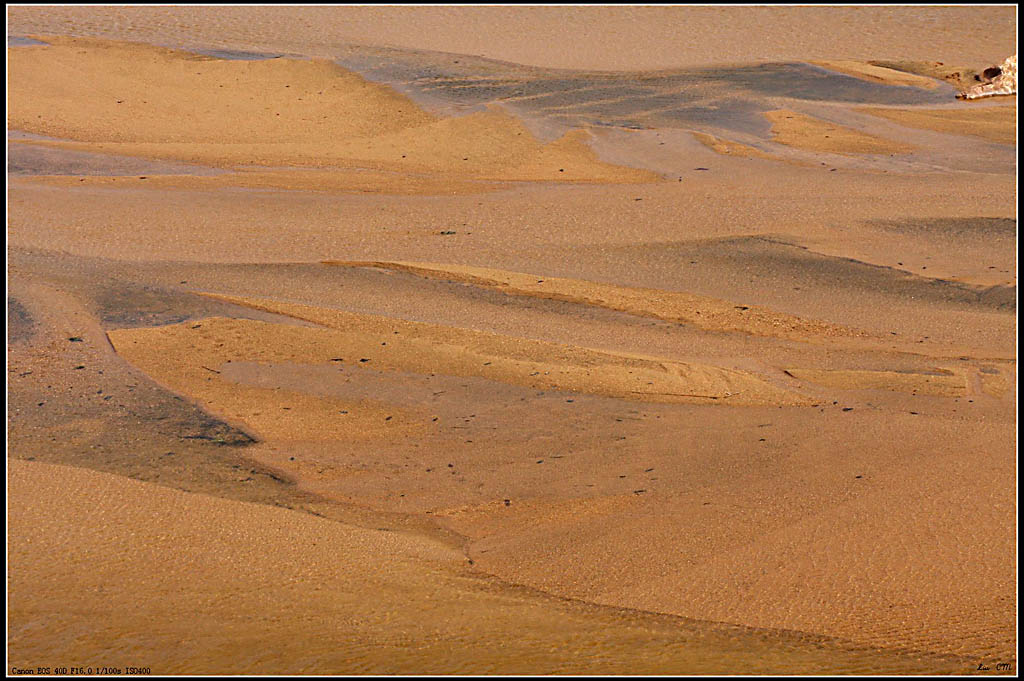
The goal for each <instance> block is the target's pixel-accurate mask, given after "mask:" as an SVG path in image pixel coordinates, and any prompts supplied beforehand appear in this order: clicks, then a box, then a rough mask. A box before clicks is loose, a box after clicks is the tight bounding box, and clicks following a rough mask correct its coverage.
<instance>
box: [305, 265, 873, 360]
mask: <svg viewBox="0 0 1024 681" xmlns="http://www.w3.org/2000/svg"><path fill="white" fill-rule="evenodd" d="M325 264H328V265H341V266H348V267H384V268H387V269H393V270H399V271H406V272H412V273H414V274H418V275H420V276H425V277H431V278H434V279H445V280H453V279H454V280H455V281H462V282H466V283H468V284H473V285H476V286H484V287H487V288H492V289H496V290H499V291H502V292H503V293H508V294H515V295H522V296H529V297H534V298H545V299H550V300H564V301H569V302H576V303H582V304H586V305H597V306H600V307H605V308H608V309H610V310H619V311H621V312H628V313H629V314H634V315H639V316H643V317H654V318H656V319H663V320H665V321H670V322H679V323H683V324H693V325H694V326H697V327H699V328H701V329H707V330H709V331H726V332H733V333H736V332H738V333H748V334H752V335H755V336H768V337H776V338H789V339H794V340H803V341H812V342H813V341H815V340H821V339H834V338H836V337H840V336H846V337H863V336H866V335H867V334H865V333H864V332H858V331H856V330H854V329H848V328H843V327H841V326H838V325H836V324H828V323H824V322H819V321H814V320H807V319H800V318H799V317H795V316H793V315H786V314H780V313H777V312H773V311H771V310H765V309H762V308H757V307H750V306H747V305H736V304H734V303H730V302H728V301H725V300H716V299H714V298H708V297H704V296H695V295H692V294H688V293H680V292H675V291H662V290H653V289H643V288H633V287H628V286H616V285H614V284H602V283H598V282H592V281H579V280H574V279H563V278H559V277H548V276H542V275H536V274H526V273H522V272H507V271H503V270H495V269H490V268H486V267H467V266H464V265H445V264H437V263H410V262H340V261H328V262H326V263H325Z"/></svg>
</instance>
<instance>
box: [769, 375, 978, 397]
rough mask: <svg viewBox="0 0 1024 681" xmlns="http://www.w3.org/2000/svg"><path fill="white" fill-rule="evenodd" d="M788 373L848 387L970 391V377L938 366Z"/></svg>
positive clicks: (952, 394) (930, 392)
mask: <svg viewBox="0 0 1024 681" xmlns="http://www.w3.org/2000/svg"><path fill="white" fill-rule="evenodd" d="M786 373H787V374H789V375H790V376H793V377H795V378H799V379H802V380H807V381H811V382H812V383H817V384H819V385H825V386H828V387H830V388H842V389H847V390H895V391H899V392H908V393H913V394H916V395H938V396H942V397H960V396H963V395H965V394H966V392H967V377H966V376H965V375H964V374H963V373H959V372H956V371H952V370H949V369H938V370H936V371H934V372H932V373H916V372H910V373H901V372H897V371H843V370H829V371H823V370H815V369H786Z"/></svg>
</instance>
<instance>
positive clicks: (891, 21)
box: [8, 7, 1016, 69]
mask: <svg viewBox="0 0 1024 681" xmlns="http://www.w3.org/2000/svg"><path fill="white" fill-rule="evenodd" d="M8 16H9V23H8V31H9V32H10V33H12V34H14V35H30V34H34V33H48V34H67V35H78V34H82V35H97V36H102V37H109V38H125V37H126V36H136V37H137V39H138V40H143V41H146V42H153V43H168V42H173V43H178V44H186V45H188V46H189V47H213V46H217V47H223V48H230V47H235V48H242V49H245V48H248V49H262V50H268V51H273V50H285V51H288V50H292V51H298V52H300V53H302V54H305V53H306V51H308V50H312V51H318V52H322V53H329V52H330V50H331V48H332V47H333V46H335V45H337V44H338V43H356V44H370V45H383V46H388V47H398V48H407V49H419V50H435V51H439V52H448V53H452V54H459V55H480V56H483V57H487V58H490V59H498V60H502V61H511V62H515V63H519V64H531V65H536V66H548V67H554V68H563V69H660V68H672V67H677V66H687V65H692V64H713V65H717V64H734V63H741V62H751V61H768V60H774V61H783V60H788V59H822V60H826V59H828V60H835V59H840V60H841V59H864V60H867V59H900V58H902V59H922V60H923V59H935V60H939V61H953V60H964V61H966V62H968V63H974V62H982V64H979V66H981V67H982V68H984V67H985V66H988V65H991V64H998V63H999V62H1000V61H1001V60H1002V59H1005V58H1006V56H1007V55H1009V54H1012V53H1013V50H1014V45H1015V44H1016V33H1015V31H1014V16H1015V15H1014V12H1013V8H1011V7H926V8H909V7H828V8H823V9H820V10H812V11H808V10H807V9H805V8H799V7H784V8H774V7H772V8H769V7H754V8H749V7H628V8H612V7H597V8H582V7H531V8H529V9H526V10H516V9H513V8H509V7H415V8H406V7H379V8H372V9H366V8H355V7H302V8H298V9H293V8H283V7H226V8H209V7H98V8H81V7H56V8H49V7H48V8H45V9H42V8H34V7H14V8H12V9H11V11H10V13H9V15H8ZM495 26H501V27H502V28H501V30H500V31H498V30H495V28H494V27H495ZM229 36H230V37H229ZM453 58H455V59H457V58H458V57H453Z"/></svg>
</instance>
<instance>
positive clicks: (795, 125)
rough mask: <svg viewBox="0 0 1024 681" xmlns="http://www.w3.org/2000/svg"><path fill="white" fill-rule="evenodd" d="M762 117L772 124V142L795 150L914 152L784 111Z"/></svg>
mask: <svg viewBox="0 0 1024 681" xmlns="http://www.w3.org/2000/svg"><path fill="white" fill-rule="evenodd" d="M765 117H766V118H767V119H768V120H769V121H771V123H772V135H773V137H772V139H773V141H775V142H778V143H779V144H785V145H788V146H791V147H796V148H798V149H806V150H809V151H824V152H828V153H833V154H905V153H908V152H910V151H913V149H914V147H912V146H911V145H909V144H904V143H902V142H897V141H895V140H888V139H884V138H882V137H878V136H876V135H869V134H867V133H863V132H860V131H859V130H853V129H851V128H847V127H845V126H842V125H837V124H835V123H829V122H828V121H823V120H821V119H820V118H814V117H813V116H807V115H805V114H801V113H797V112H795V111H788V110H786V109H780V110H778V111H768V112H766V113H765Z"/></svg>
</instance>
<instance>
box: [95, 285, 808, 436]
mask: <svg viewBox="0 0 1024 681" xmlns="http://www.w3.org/2000/svg"><path fill="white" fill-rule="evenodd" d="M207 295H211V297H215V298H217V299H219V300H224V301H228V302H233V303H236V304H241V305H246V306H249V307H253V308H256V309H260V310H265V311H273V312H275V313H277V314H285V315H289V316H294V317H297V318H300V319H304V320H307V321H312V322H315V323H317V324H322V325H324V326H327V327H329V330H328V329H324V330H320V329H306V328H301V327H282V326H277V327H275V326H273V325H267V324H264V323H260V322H246V321H244V320H217V319H206V320H203V321H202V322H200V323H199V324H198V325H193V324H188V325H176V326H169V327H161V328H158V329H124V330H116V331H111V332H109V333H108V336H109V337H110V340H111V342H112V343H113V344H114V347H115V348H116V349H117V351H118V352H119V353H120V354H121V355H122V356H124V357H125V358H126V359H127V360H128V361H130V362H132V363H133V364H135V365H137V366H140V367H141V368H143V369H144V370H146V371H147V373H150V374H151V375H153V376H154V377H155V378H157V379H158V380H160V381H162V382H164V383H165V384H170V385H172V386H173V387H174V388H175V389H177V390H179V391H182V392H187V393H190V394H195V392H196V391H197V390H198V389H199V388H200V387H202V388H204V389H205V386H206V385H208V384H213V383H214V377H213V376H210V374H211V373H213V372H215V371H218V370H219V367H220V366H221V363H223V362H226V361H228V360H229V359H230V360H236V359H243V360H256V361H292V362H299V363H326V362H330V361H336V362H338V363H339V364H345V363H348V364H355V363H359V364H367V363H369V362H372V363H373V364H372V366H373V367H374V368H378V369H381V370H400V371H413V372H416V373H444V374H449V375H456V376H480V377H483V378H488V379H491V380H497V381H502V382H510V383H513V384H517V385H524V386H528V387H535V388H539V389H552V388H553V389H556V390H565V391H574V392H575V391H578V392H583V393H592V394H597V395H609V396H616V397H622V398H626V399H635V400H649V401H656V402H698V403H700V402H705V403H710V402H720V403H722V404H762V403H769V404H801V403H804V402H806V400H805V399H804V398H801V397H799V396H797V395H795V394H792V393H790V392H788V391H786V390H784V389H781V388H777V387H775V386H773V385H771V384H769V383H767V382H765V381H764V380H762V379H760V378H757V377H755V376H754V375H752V374H750V373H748V372H745V371H737V370H733V369H725V368H720V367H714V366H708V365H700V364H693V363H684V362H678V361H672V360H668V359H664V358H652V357H645V356H643V355H639V354H637V355H626V354H612V353H608V352H604V351H596V350H590V349H587V348H583V347H572V346H565V345H558V344H553V343H547V342H543V341H535V340H529V339H525V338H510V337H505V336H499V335H496V334H491V333H486V332H481V331H474V330H472V329H460V328H450V327H442V326H438V325H431V324H425V323H421V322H407V321H403V320H397V319H387V318H382V317H373V316H369V315H357V314H353V313H347V312H342V311H338V310H329V309H325V308H317V307H312V306H308V305H296V304H291V303H283V302H278V301H273V300H261V299H254V298H243V297H237V296H222V295H216V294H207ZM193 326H196V328H192V327H193ZM211 346H212V347H211ZM264 347H265V348H266V349H265V350H264V349H263V348H264ZM214 348H216V349H214ZM211 352H212V355H211V356H210V357H209V358H207V357H206V353H211ZM240 355H241V356H240ZM188 357H194V358H196V359H199V358H203V360H204V361H206V362H208V363H212V364H216V366H213V367H211V366H208V364H207V365H198V366H197V365H196V364H195V360H191V359H190V360H189V361H188V364H185V359H186V358H188ZM189 366H191V367H192V368H191V369H189V368H188V367H189ZM211 370H212V371H211ZM204 372H205V374H204ZM186 386H187V388H186ZM226 387H227V386H225V389H226ZM206 401H207V402H210V403H213V402H214V400H212V399H211V400H206ZM241 402H242V403H244V402H245V400H244V398H241ZM339 406H341V405H334V404H330V405H327V406H325V407H324V411H323V413H324V414H330V413H332V411H338V410H339V409H338V407H339ZM297 412H298V414H302V413H305V412H302V411H301V410H297ZM317 413H321V412H320V411H317ZM255 416H258V414H253V417H255ZM297 417H298V418H301V416H299V415H297ZM300 428H301V427H300Z"/></svg>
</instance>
